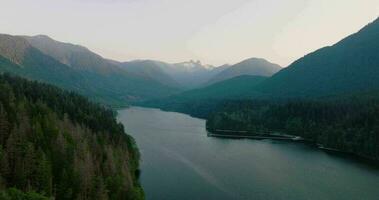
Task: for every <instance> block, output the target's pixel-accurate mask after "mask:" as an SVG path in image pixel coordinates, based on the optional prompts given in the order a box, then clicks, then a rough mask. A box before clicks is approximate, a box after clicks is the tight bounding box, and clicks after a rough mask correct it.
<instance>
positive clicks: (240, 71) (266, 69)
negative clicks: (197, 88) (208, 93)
mask: <svg viewBox="0 0 379 200" xmlns="http://www.w3.org/2000/svg"><path fill="white" fill-rule="evenodd" d="M226 66H228V65H226ZM281 69H282V68H281V67H280V66H279V65H277V64H274V63H271V62H269V61H267V60H266V59H263V58H255V57H253V58H249V59H246V60H243V61H241V62H239V63H237V64H235V65H232V66H229V67H227V69H226V70H224V71H222V72H221V73H219V74H218V75H217V76H215V77H213V78H212V79H211V80H210V81H209V82H208V83H207V84H208V85H209V84H213V83H216V82H220V81H223V80H227V79H231V78H234V77H238V76H241V75H252V76H266V77H268V76H271V75H273V74H274V73H276V72H278V71H279V70H281Z"/></svg>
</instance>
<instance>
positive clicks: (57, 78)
mask: <svg viewBox="0 0 379 200" xmlns="http://www.w3.org/2000/svg"><path fill="white" fill-rule="evenodd" d="M2 36H3V35H1V34H0V46H1V45H2V43H4V41H3V40H2ZM7 37H9V38H11V39H12V40H15V41H17V42H23V41H24V42H25V43H28V42H27V41H26V40H25V39H23V38H21V37H17V36H7ZM9 38H8V39H9ZM3 48H4V49H11V50H14V51H16V52H17V51H24V52H23V53H22V54H21V53H20V54H21V55H19V56H20V57H22V58H21V61H19V63H16V62H12V61H11V60H10V59H9V58H8V57H7V56H6V55H5V53H4V52H3V53H2V52H0V73H4V72H6V73H11V74H14V75H18V76H22V77H24V78H28V79H31V80H38V81H40V82H45V83H50V84H54V85H56V86H59V87H61V88H64V89H67V90H71V91H75V92H78V93H80V94H82V95H85V96H87V97H89V98H90V99H91V100H94V101H96V102H100V103H103V104H105V105H110V106H113V107H120V106H125V105H127V104H128V103H131V102H138V101H142V100H146V99H151V98H161V97H165V96H168V95H170V94H174V93H176V92H177V91H178V89H177V88H173V87H170V86H166V85H163V84H161V83H159V82H158V81H155V80H152V79H149V78H146V77H141V76H138V75H136V74H131V73H128V72H126V71H125V70H123V69H121V68H119V67H117V66H115V65H112V64H111V63H107V61H106V60H105V59H103V58H101V57H100V56H98V55H96V54H95V56H94V57H98V58H99V60H98V61H99V62H100V61H101V62H102V63H100V64H104V63H105V64H104V66H102V67H103V68H102V69H97V68H96V66H97V65H98V64H99V63H96V62H95V61H93V60H91V59H90V58H91V56H93V53H92V52H89V51H88V52H87V54H89V55H91V56H89V55H87V54H86V53H79V52H74V53H73V55H72V56H71V58H72V59H73V60H74V61H73V62H74V63H73V64H74V67H71V66H68V65H66V64H63V63H61V62H60V61H58V60H56V59H54V58H53V57H51V56H49V55H48V54H45V53H43V52H41V51H40V50H39V49H37V48H34V47H33V46H30V45H29V44H28V45H27V47H26V48H25V49H17V48H18V47H17V46H11V47H8V46H7V47H3ZM86 58H88V59H89V60H86ZM84 66H85V67H84ZM89 66H93V69H91V68H90V67H89ZM81 67H82V68H84V69H82V68H81Z"/></svg>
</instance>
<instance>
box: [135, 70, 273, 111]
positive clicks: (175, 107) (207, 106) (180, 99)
mask: <svg viewBox="0 0 379 200" xmlns="http://www.w3.org/2000/svg"><path fill="white" fill-rule="evenodd" d="M265 79H267V78H266V77H263V76H248V75H244V76H239V77H235V78H232V79H228V80H225V81H221V82H218V83H215V84H213V85H210V86H207V87H204V88H199V89H193V90H189V91H185V92H182V93H180V94H177V95H173V96H170V97H167V98H163V99H158V100H154V101H148V102H143V103H142V104H141V105H143V106H148V107H158V108H161V109H163V110H169V111H177V112H183V113H187V114H190V115H193V116H196V117H202V118H206V117H207V115H208V114H209V113H211V112H212V111H214V110H216V109H217V108H218V107H219V105H220V104H221V103H223V102H225V101H230V100H240V99H247V98H249V97H250V96H252V94H251V92H252V91H253V89H254V87H255V86H256V85H257V84H259V83H261V82H262V81H264V80H265Z"/></svg>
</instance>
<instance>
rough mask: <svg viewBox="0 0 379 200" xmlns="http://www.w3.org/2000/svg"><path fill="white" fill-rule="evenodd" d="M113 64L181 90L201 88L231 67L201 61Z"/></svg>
mask: <svg viewBox="0 0 379 200" xmlns="http://www.w3.org/2000/svg"><path fill="white" fill-rule="evenodd" d="M113 63H115V64H117V65H118V66H120V67H122V68H123V69H125V70H126V71H127V72H129V73H132V74H136V75H138V76H142V77H146V78H149V79H152V80H155V81H158V82H160V83H162V84H164V85H168V86H170V87H174V88H180V89H181V90H188V89H193V88H198V87H201V86H203V85H204V83H206V82H207V81H208V80H209V79H211V78H212V77H213V76H215V75H217V74H218V73H220V72H221V71H223V70H225V69H227V68H228V67H229V65H223V66H220V67H214V66H211V65H203V64H201V62H200V61H193V60H191V61H188V62H181V63H174V64H171V63H165V62H161V61H155V60H134V61H130V62H117V61H113Z"/></svg>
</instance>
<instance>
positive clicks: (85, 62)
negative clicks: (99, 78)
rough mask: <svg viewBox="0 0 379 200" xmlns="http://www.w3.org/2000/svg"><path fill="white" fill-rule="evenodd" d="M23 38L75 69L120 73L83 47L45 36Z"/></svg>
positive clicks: (113, 66) (117, 69)
mask: <svg viewBox="0 0 379 200" xmlns="http://www.w3.org/2000/svg"><path fill="white" fill-rule="evenodd" d="M22 37H23V38H25V39H26V40H27V41H28V42H29V43H30V44H31V45H32V46H33V47H35V48H37V49H38V50H40V51H41V52H42V53H44V54H46V55H49V56H51V57H52V58H54V59H55V60H57V61H59V62H61V63H62V64H65V65H67V66H70V67H72V68H74V69H78V70H88V71H95V72H100V73H110V72H116V73H117V72H119V71H120V69H119V68H118V67H116V66H115V65H113V64H111V63H110V62H108V61H107V60H106V59H104V58H102V57H101V56H99V55H97V54H95V53H93V52H91V51H90V50H88V49H87V48H85V47H83V46H80V45H74V44H70V43H64V42H59V41H56V40H53V39H51V38H50V37H48V36H45V35H37V36H22Z"/></svg>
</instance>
